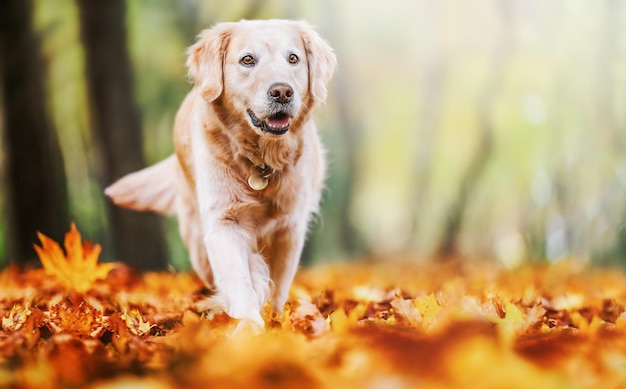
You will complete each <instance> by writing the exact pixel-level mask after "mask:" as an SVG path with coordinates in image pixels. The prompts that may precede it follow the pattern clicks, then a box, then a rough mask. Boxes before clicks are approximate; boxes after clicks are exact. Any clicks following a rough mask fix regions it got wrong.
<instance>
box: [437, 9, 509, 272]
mask: <svg viewBox="0 0 626 389" xmlns="http://www.w3.org/2000/svg"><path fill="white" fill-rule="evenodd" d="M493 4H494V6H495V7H496V8H497V9H498V10H499V12H500V16H501V20H502V26H503V27H502V34H501V35H499V37H498V38H497V43H496V48H495V50H494V53H493V57H492V60H491V69H490V71H489V72H488V73H487V74H488V77H489V78H488V80H487V83H486V84H485V87H484V89H483V91H482V94H481V96H480V97H479V99H478V106H477V108H476V110H477V113H478V123H479V127H480V129H481V130H480V139H479V141H478V147H477V148H476V151H475V152H474V155H473V156H472V158H471V160H470V163H469V165H468V166H467V170H466V171H465V173H464V174H463V176H462V177H461V183H460V185H459V190H458V192H457V196H456V199H454V200H453V202H452V204H451V205H450V208H449V209H448V212H447V215H446V218H445V225H444V231H443V236H442V238H441V242H440V244H439V248H438V250H437V257H438V258H441V259H444V260H445V259H453V258H455V257H457V256H458V254H459V238H460V236H461V230H462V228H463V222H464V220H465V214H466V211H467V206H468V204H469V202H470V200H471V197H472V196H473V194H474V192H475V190H476V187H477V184H478V181H479V180H480V178H481V176H482V174H483V172H484V170H485V167H486V166H487V162H489V157H490V156H491V154H492V152H493V132H494V131H493V123H492V119H491V115H492V112H493V106H494V104H495V102H496V98H497V96H498V92H499V89H500V88H501V87H502V84H503V82H504V78H505V77H506V74H507V64H508V62H509V60H510V58H511V53H512V52H513V48H514V46H513V31H514V28H513V26H514V24H513V22H514V15H513V13H512V4H511V1H499V0H494V2H493Z"/></svg>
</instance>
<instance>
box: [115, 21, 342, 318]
mask: <svg viewBox="0 0 626 389" xmlns="http://www.w3.org/2000/svg"><path fill="white" fill-rule="evenodd" d="M335 65H336V59H335V55H334V53H333V50H332V49H331V47H330V46H329V45H328V44H327V43H326V42H325V41H324V40H322V38H321V37H320V36H319V35H318V34H317V33H316V32H315V31H314V30H313V28H312V27H311V26H310V25H309V24H307V23H306V22H301V21H287V20H255V21H249V20H242V21H240V22H233V23H219V24H217V25H215V26H214V27H213V28H211V29H207V30H204V31H202V32H201V33H200V34H199V36H198V40H197V42H196V43H195V44H194V45H193V46H191V47H190V48H189V49H188V59H187V67H188V69H189V75H190V77H191V78H192V79H193V81H194V86H193V88H192V90H191V91H190V92H189V94H188V95H187V97H186V98H185V100H184V101H183V103H182V105H181V107H180V109H179V111H178V114H177V115H176V120H175V124H174V145H175V155H172V156H171V157H169V158H167V159H165V160H163V161H161V162H159V163H158V164H156V165H153V166H151V167H148V168H146V169H143V170H141V171H138V172H135V173H132V174H129V175H127V176H125V177H123V178H122V179H120V180H119V181H117V182H116V183H114V184H113V185H111V186H110V187H109V188H107V189H106V191H105V192H106V194H107V195H108V196H109V197H110V198H111V199H112V200H113V202H115V203H116V204H118V205H120V206H123V207H128V208H132V209H136V210H150V211H156V212H160V213H175V214H176V215H177V216H178V222H179V230H180V234H181V237H182V239H183V241H184V243H185V245H186V246H187V248H188V250H189V253H190V258H191V263H192V266H193V268H194V270H195V271H196V272H197V274H198V275H199V276H200V278H202V280H203V281H204V282H205V283H206V284H207V285H208V286H209V287H211V288H214V290H215V292H216V294H215V296H214V297H213V298H212V303H213V306H214V307H215V308H220V309H222V310H224V311H225V312H226V313H228V315H230V316H231V317H233V318H237V319H241V320H242V321H241V324H243V323H248V324H253V326H255V325H258V326H261V327H262V326H264V322H263V319H262V317H261V314H260V311H261V309H262V308H263V306H264V305H265V304H266V303H267V302H268V301H271V303H272V305H273V307H274V309H277V310H282V309H283V306H284V304H285V302H286V300H287V297H288V293H289V288H290V287H291V283H292V281H293V278H294V275H295V273H296V270H297V267H298V263H299V258H300V254H301V252H302V247H303V245H304V240H305V235H306V233H307V225H308V223H309V221H310V219H311V217H312V215H313V214H315V213H316V212H317V211H318V206H319V201H320V195H321V191H322V188H323V186H324V178H325V162H324V151H323V149H322V147H321V144H320V139H319V137H318V135H317V130H316V128H315V124H314V123H313V121H312V119H311V110H312V108H313V107H314V106H315V105H316V104H317V103H321V102H323V101H324V100H325V99H326V94H327V91H326V84H327V83H328V81H329V80H330V78H331V76H332V73H333V71H334V68H335Z"/></svg>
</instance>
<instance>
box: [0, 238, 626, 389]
mask: <svg viewBox="0 0 626 389" xmlns="http://www.w3.org/2000/svg"><path fill="white" fill-rule="evenodd" d="M39 238H40V240H41V245H40V246H37V248H36V250H37V253H38V255H39V257H40V259H41V262H42V265H43V268H42V269H37V270H28V271H19V270H17V269H16V268H13V267H9V268H7V269H5V270H4V271H3V272H2V273H0V317H1V330H0V387H12V388H74V387H91V388H129V387H132V388H135V387H138V388H200V387H225V388H229V387H234V388H287V387H297V388H318V387H321V388H405V387H407V388H410V387H420V388H450V387H455V388H463V387H468V388H470V387H480V388H504V387H506V388H530V387H533V388H597V387H603V388H604V387H606V388H618V387H626V313H625V312H624V305H625V304H626V277H625V276H624V275H623V274H622V273H621V272H616V271H608V270H589V269H587V268H584V267H581V266H579V265H577V264H576V263H575V262H564V263H561V264H558V265H553V266H543V267H523V268H519V269H516V270H502V269H498V268H497V267H495V266H493V265H488V264H484V263H476V262H464V263H455V264H446V265H433V264H421V265H419V264H415V263H414V264H407V263H400V262H389V261H387V262H358V263H351V264H343V265H335V266H325V267H317V268H312V269H306V270H303V271H301V273H300V274H299V275H298V277H297V279H296V282H295V284H294V286H293V288H292V291H291V296H290V299H289V302H288V304H287V305H286V307H285V310H284V312H283V313H281V314H276V313H272V310H271V309H270V307H267V309H266V311H265V312H264V315H265V320H266V331H265V332H264V333H262V334H253V333H249V332H247V331H246V330H245V329H244V330H238V329H237V322H236V320H233V319H231V318H229V317H228V316H227V315H226V314H224V313H217V312H204V311H202V305H203V304H202V303H203V301H204V300H205V299H206V298H207V297H208V296H210V294H211V291H209V290H207V289H206V288H204V287H203V285H202V284H201V283H200V282H199V281H198V279H197V278H196V277H194V276H193V275H191V274H174V273H147V274H139V273H137V272H134V271H133V270H131V269H129V268H127V267H125V266H123V265H121V264H100V263H98V262H97V257H98V254H99V252H100V247H99V246H97V245H92V244H90V243H82V242H81V237H80V234H79V233H78V231H77V230H76V228H75V227H74V226H72V228H71V230H70V232H68V234H67V236H66V239H65V242H64V246H65V250H63V249H61V247H60V246H59V245H58V244H57V243H56V242H54V241H52V240H50V239H48V238H47V237H45V236H44V235H40V236H39Z"/></svg>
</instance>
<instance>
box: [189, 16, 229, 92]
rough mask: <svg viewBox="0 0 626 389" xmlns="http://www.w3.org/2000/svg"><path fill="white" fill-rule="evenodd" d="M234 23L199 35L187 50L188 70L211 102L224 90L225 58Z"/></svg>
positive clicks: (204, 31) (221, 24)
mask: <svg viewBox="0 0 626 389" xmlns="http://www.w3.org/2000/svg"><path fill="white" fill-rule="evenodd" d="M231 24H232V23H219V24H217V25H215V26H214V27H213V28H210V29H207V30H203V31H202V32H200V34H198V40H197V41H196V43H194V44H193V45H192V46H191V47H189V49H187V69H188V70H189V77H190V78H191V79H192V80H193V81H194V83H195V86H196V87H198V88H200V93H201V94H202V97H203V98H204V99H205V100H206V101H208V102H211V101H213V100H215V99H217V98H218V97H219V96H220V95H221V94H222V90H223V89H224V56H225V55H226V47H227V46H228V40H229V37H230V27H231Z"/></svg>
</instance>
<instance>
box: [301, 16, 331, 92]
mask: <svg viewBox="0 0 626 389" xmlns="http://www.w3.org/2000/svg"><path fill="white" fill-rule="evenodd" d="M299 23H300V31H301V34H302V41H303V42H304V48H305V49H306V56H307V62H308V64H309V88H310V89H311V94H312V95H313V98H315V100H316V101H318V102H324V101H325V100H326V94H327V91H326V84H327V83H328V81H330V78H331V77H332V75H333V72H334V71H335V66H336V65H337V58H336V57H335V53H334V52H333V49H332V48H331V47H330V46H329V45H328V43H326V41H324V40H323V39H322V37H320V36H319V34H318V33H317V32H316V31H315V30H314V29H313V27H311V25H310V24H308V23H307V22H299Z"/></svg>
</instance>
